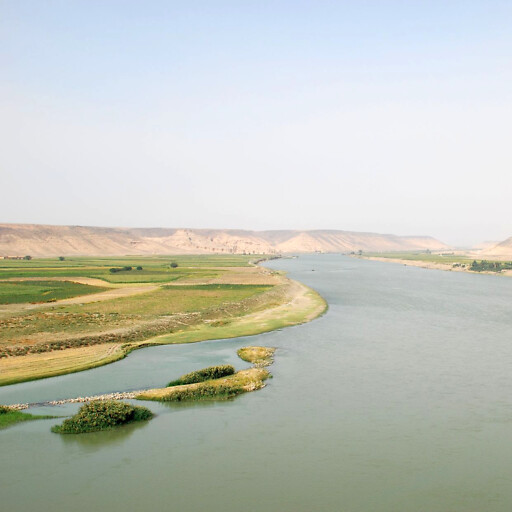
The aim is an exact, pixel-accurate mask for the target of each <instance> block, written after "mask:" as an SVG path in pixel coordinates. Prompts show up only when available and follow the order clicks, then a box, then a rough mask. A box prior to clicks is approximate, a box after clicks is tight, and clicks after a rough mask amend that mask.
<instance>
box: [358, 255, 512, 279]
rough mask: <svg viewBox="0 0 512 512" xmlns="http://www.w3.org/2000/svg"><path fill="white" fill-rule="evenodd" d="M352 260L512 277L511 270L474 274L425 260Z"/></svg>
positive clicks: (370, 257)
mask: <svg viewBox="0 0 512 512" xmlns="http://www.w3.org/2000/svg"><path fill="white" fill-rule="evenodd" d="M351 256H352V257H354V258H359V259H363V260H372V261H383V262H386V263H399V264H400V265H407V266H411V267H420V268H427V269H431V270H445V271H448V272H469V273H471V274H492V275H497V274H498V275H502V276H512V270H502V271H501V272H489V271H481V272H475V271H473V270H471V268H470V267H469V265H466V266H464V267H463V266H461V265H460V264H459V265H458V266H454V264H453V263H442V262H437V261H426V260H419V259H418V260H412V259H403V258H388V257H380V256H364V255H362V256H360V255H351Z"/></svg>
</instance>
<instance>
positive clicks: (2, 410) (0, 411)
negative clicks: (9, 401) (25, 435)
mask: <svg viewBox="0 0 512 512" xmlns="http://www.w3.org/2000/svg"><path fill="white" fill-rule="evenodd" d="M8 412H11V409H10V408H9V407H6V406H5V405H0V414H7V413H8Z"/></svg>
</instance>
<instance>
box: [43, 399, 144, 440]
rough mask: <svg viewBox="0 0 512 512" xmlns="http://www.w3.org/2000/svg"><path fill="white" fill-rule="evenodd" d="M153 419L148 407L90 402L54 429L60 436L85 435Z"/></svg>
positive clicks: (114, 402) (111, 402)
mask: <svg viewBox="0 0 512 512" xmlns="http://www.w3.org/2000/svg"><path fill="white" fill-rule="evenodd" d="M152 417H153V413H152V412H151V411H150V410H149V409H146V407H138V406H133V405H130V404H127V403H124V402H118V401H115V400H104V401H94V402H89V403H87V404H85V405H82V407H80V410H79V411H78V412H77V413H76V414H75V415H74V416H72V417H71V418H68V419H66V420H64V422H63V423H62V425H56V426H54V427H52V432H56V433H58V434H84V433H87V432H97V431H99V430H109V429H112V428H115V427H119V426H121V425H127V424H128V423H133V422H135V421H145V420H149V419H150V418H152Z"/></svg>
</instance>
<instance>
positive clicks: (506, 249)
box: [480, 236, 512, 259]
mask: <svg viewBox="0 0 512 512" xmlns="http://www.w3.org/2000/svg"><path fill="white" fill-rule="evenodd" d="M480 256H482V257H489V258H493V257H494V258H499V259H512V236H511V237H510V238H507V239H506V240H504V241H503V242H500V243H499V244H496V245H493V246H492V247H488V248H487V249H484V250H483V251H482V252H481V253H480Z"/></svg>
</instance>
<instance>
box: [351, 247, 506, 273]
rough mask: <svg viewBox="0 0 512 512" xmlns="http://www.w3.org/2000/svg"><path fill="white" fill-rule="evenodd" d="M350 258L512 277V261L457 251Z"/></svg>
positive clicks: (380, 254) (360, 253)
mask: <svg viewBox="0 0 512 512" xmlns="http://www.w3.org/2000/svg"><path fill="white" fill-rule="evenodd" d="M350 256H352V257H356V258H361V259H368V260H374V261H385V262H392V263H400V264H402V265H409V266H414V267H421V268H428V269H437V270H448V271H454V272H473V273H483V274H500V275H504V276H512V261H503V260H486V259H478V258H475V255H474V254H471V253H460V252H455V251H452V252H436V253H432V252H430V251H427V252H389V253H374V252H362V251H359V252H357V253H356V252H354V253H351V254H350Z"/></svg>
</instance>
